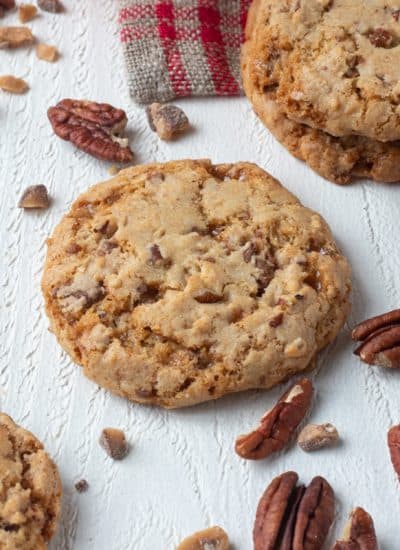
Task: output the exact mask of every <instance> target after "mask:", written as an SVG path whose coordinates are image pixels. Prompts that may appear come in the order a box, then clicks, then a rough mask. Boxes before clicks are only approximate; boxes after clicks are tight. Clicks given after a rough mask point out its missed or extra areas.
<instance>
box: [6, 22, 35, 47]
mask: <svg viewBox="0 0 400 550" xmlns="http://www.w3.org/2000/svg"><path fill="white" fill-rule="evenodd" d="M34 41H35V37H34V36H33V34H32V32H31V30H30V29H29V28H28V27H0V48H20V47H21V46H28V45H29V44H33V42H34Z"/></svg>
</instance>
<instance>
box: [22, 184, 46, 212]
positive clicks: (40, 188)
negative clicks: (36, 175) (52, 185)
mask: <svg viewBox="0 0 400 550" xmlns="http://www.w3.org/2000/svg"><path fill="white" fill-rule="evenodd" d="M49 205H50V200H49V196H48V194H47V188H46V186H45V185H31V186H29V187H27V188H26V189H25V191H24V192H23V193H22V196H21V198H20V199H19V202H18V207H19V208H48V207H49Z"/></svg>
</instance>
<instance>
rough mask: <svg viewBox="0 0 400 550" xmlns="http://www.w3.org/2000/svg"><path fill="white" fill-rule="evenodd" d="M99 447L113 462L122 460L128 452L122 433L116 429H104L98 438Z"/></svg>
mask: <svg viewBox="0 0 400 550" xmlns="http://www.w3.org/2000/svg"><path fill="white" fill-rule="evenodd" d="M100 445H101V446H102V447H103V449H104V450H105V451H106V453H107V454H108V456H110V457H111V458H113V459H114V460H122V459H123V458H125V457H126V455H127V454H128V450H129V449H128V444H127V442H126V439H125V434H124V432H123V431H122V430H118V429H117V428H104V430H103V431H102V433H101V436H100Z"/></svg>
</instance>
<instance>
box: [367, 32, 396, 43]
mask: <svg viewBox="0 0 400 550" xmlns="http://www.w3.org/2000/svg"><path fill="white" fill-rule="evenodd" d="M368 38H369V41H370V42H371V44H372V45H373V46H375V47H376V48H390V47H391V45H392V43H393V36H392V35H391V34H390V32H389V31H387V30H386V29H382V28H378V29H374V30H373V31H371V32H370V33H369V35H368Z"/></svg>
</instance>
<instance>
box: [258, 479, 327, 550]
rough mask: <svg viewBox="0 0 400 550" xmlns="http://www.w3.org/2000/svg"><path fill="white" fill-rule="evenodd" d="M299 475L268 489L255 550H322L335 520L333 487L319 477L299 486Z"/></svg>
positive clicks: (274, 484) (263, 499) (283, 480)
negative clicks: (306, 484) (308, 483)
mask: <svg viewBox="0 0 400 550" xmlns="http://www.w3.org/2000/svg"><path fill="white" fill-rule="evenodd" d="M297 481H298V475H297V474H296V473H295V472H286V473H285V474H282V475H280V476H278V477H277V478H275V479H274V480H273V481H272V482H271V484H270V485H269V487H267V489H266V491H265V492H264V494H263V496H262V497H261V500H260V502H259V504H258V507H257V513H256V519H255V523H254V529H253V541H254V550H274V549H278V548H279V550H320V549H321V548H322V547H323V544H324V542H325V539H326V536H327V534H328V531H329V529H330V526H331V525H332V522H333V518H334V508H335V503H334V494H333V491H332V488H331V487H330V485H329V483H328V482H327V481H326V480H325V479H323V478H322V477H315V478H314V479H313V480H312V481H311V483H310V485H309V486H308V487H307V488H305V487H304V486H303V485H300V486H298V487H297V486H296V485H297Z"/></svg>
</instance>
